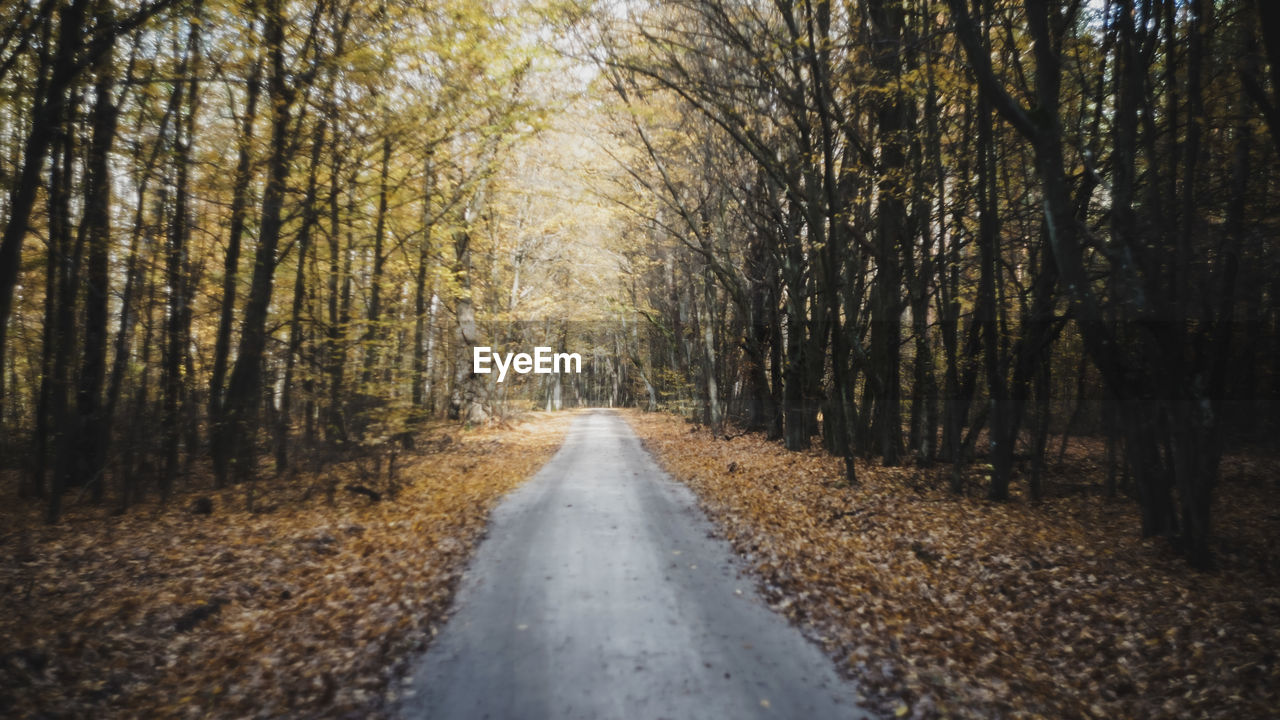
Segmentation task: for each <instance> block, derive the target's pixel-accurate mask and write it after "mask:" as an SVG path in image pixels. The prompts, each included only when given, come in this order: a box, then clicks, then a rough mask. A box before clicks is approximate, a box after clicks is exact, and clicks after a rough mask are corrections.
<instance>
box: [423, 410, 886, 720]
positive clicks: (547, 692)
mask: <svg viewBox="0 0 1280 720" xmlns="http://www.w3.org/2000/svg"><path fill="white" fill-rule="evenodd" d="M711 531H712V527H711V525H710V523H708V521H707V520H706V518H705V517H704V516H703V514H702V512H701V511H700V510H699V509H698V507H697V504H696V503H695V501H694V498H693V495H692V493H691V492H690V491H689V490H688V489H687V488H686V487H684V486H683V485H680V484H678V483H676V482H674V481H672V480H671V479H670V478H669V477H668V476H667V475H666V474H665V473H663V472H662V470H660V469H659V468H658V467H657V465H656V464H655V463H654V461H653V458H652V457H650V455H649V454H648V452H646V451H645V450H644V448H643V447H641V445H640V442H639V440H638V439H637V438H636V436H635V434H634V433H632V431H631V429H630V427H629V426H628V425H627V424H626V422H624V421H623V420H622V419H621V418H619V417H618V416H617V415H615V414H613V413H611V412H607V411H596V412H592V413H589V414H584V415H582V416H581V417H579V418H577V419H576V420H575V421H574V423H573V426H572V427H571V429H570V431H569V434H568V437H567V438H566V440H565V443H564V446H563V447H561V448H560V451H559V452H558V453H557V454H556V456H555V457H554V458H552V460H551V461H550V462H549V463H547V465H546V466H545V467H544V468H542V470H541V471H539V472H538V474H537V475H536V476H534V477H533V478H532V479H531V480H530V481H529V482H527V483H526V484H525V485H523V486H522V487H520V488H519V489H518V490H516V491H515V492H513V493H511V494H510V495H509V496H507V497H506V498H505V499H504V500H503V501H502V502H501V503H500V504H499V506H498V507H497V508H496V509H495V510H494V512H493V515H492V516H491V518H490V524H489V530H488V534H487V536H486V539H485V540H484V541H483V542H482V543H481V544H480V547H479V549H478V550H477V552H476V556H475V558H473V560H472V562H471V565H470V566H469V568H468V570H467V573H466V575H465V576H464V577H463V580H462V584H461V587H460V589H459V591H458V595H457V597H456V599H455V606H454V607H455V611H454V614H453V615H452V617H450V619H449V621H448V623H447V624H446V625H445V627H444V628H443V630H442V631H441V632H440V635H439V637H437V638H436V639H435V641H434V642H433V643H432V645H431V647H430V648H429V649H428V651H427V653H426V655H425V656H424V657H423V658H422V659H421V660H420V661H419V662H418V664H417V666H416V667H415V668H414V670H413V676H412V681H411V685H410V686H409V688H410V689H411V690H412V691H413V694H412V696H411V697H408V698H407V699H406V700H404V701H403V703H402V705H401V707H400V715H401V716H402V717H405V718H440V719H451V718H458V719H467V720H482V719H484V718H488V719H490V720H508V719H512V720H514V719H520V720H540V719H543V718H546V719H550V718H556V719H561V718H563V719H565V720H569V719H580V720H595V719H600V720H612V719H617V720H632V719H635V720H656V719H657V718H669V719H670V720H691V719H694V718H707V719H709V720H712V719H713V720H728V719H734V720H737V719H743V718H806V719H810V718H812V719H815V720H816V719H820V718H865V717H867V716H866V714H865V712H864V711H863V710H861V709H860V708H858V707H857V705H855V703H854V688H853V686H852V685H851V684H850V683H849V682H847V681H845V680H843V679H841V678H840V677H839V675H838V674H837V673H836V671H835V668H834V667H833V665H832V663H831V661H830V660H829V659H828V658H827V657H826V656H824V655H823V654H822V652H821V651H820V650H819V649H818V648H817V647H816V646H815V645H813V644H812V643H810V642H809V641H807V640H806V639H805V638H804V637H803V636H801V634H800V632H799V631H798V630H797V629H795V628H794V627H792V626H791V625H789V624H788V623H787V621H786V619H785V618H783V617H782V616H780V615H777V614H775V613H773V612H771V611H770V610H769V609H768V607H766V605H765V603H764V602H763V601H762V600H761V599H760V597H759V596H758V595H757V594H756V592H755V588H754V585H753V582H752V581H751V580H750V578H748V577H745V576H743V575H742V574H741V573H742V566H741V563H740V562H739V561H737V560H735V559H734V556H733V554H732V551H731V549H730V548H729V546H728V544H727V543H725V542H724V541H722V540H718V539H715V538H714V537H713V536H712V532H711Z"/></svg>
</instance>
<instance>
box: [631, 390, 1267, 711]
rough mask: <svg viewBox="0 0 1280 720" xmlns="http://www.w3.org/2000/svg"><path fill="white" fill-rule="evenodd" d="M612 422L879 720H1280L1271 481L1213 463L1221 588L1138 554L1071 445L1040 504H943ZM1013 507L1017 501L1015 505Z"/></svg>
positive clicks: (755, 440)
mask: <svg viewBox="0 0 1280 720" xmlns="http://www.w3.org/2000/svg"><path fill="white" fill-rule="evenodd" d="M625 417H626V418H627V420H628V421H629V422H630V423H631V425H632V427H633V428H634V429H635V430H636V433H637V434H638V435H640V437H641V438H642V439H643V440H644V442H645V445H646V447H648V448H649V450H650V451H651V452H653V453H654V454H655V455H656V456H657V458H658V459H659V461H660V462H661V464H662V465H663V467H664V468H665V469H666V470H667V471H668V472H669V473H670V474H671V475H672V476H674V477H675V478H677V479H679V480H681V481H683V482H685V483H686V484H688V485H689V486H690V487H691V488H692V489H693V490H694V492H695V493H696V494H697V495H698V497H699V500H700V503H701V504H702V506H703V508H704V510H705V511H706V512H707V514H708V515H709V516H710V517H711V519H712V521H713V522H714V524H715V525H716V527H717V528H718V531H719V532H720V533H722V534H723V535H724V537H725V538H726V539H728V540H729V541H730V542H731V543H732V544H733V546H734V547H735V549H736V550H737V551H738V552H739V553H740V554H742V555H743V556H744V557H745V559H746V561H747V563H748V564H749V566H751V567H752V568H753V570H754V572H755V573H756V575H757V581H758V583H759V585H760V589H761V591H762V593H763V594H764V596H765V597H766V599H767V600H768V601H769V602H770V603H771V605H772V607H773V608H774V609H775V610H777V611H779V612H782V613H785V614H786V615H787V616H789V617H790V618H791V619H792V620H794V621H795V622H797V623H798V624H800V625H801V626H802V627H803V628H804V629H805V631H806V632H807V634H809V635H810V637H812V638H813V639H815V640H817V641H818V642H819V643H821V644H822V645H823V646H824V647H825V648H826V650H827V651H828V653H829V654H831V655H832V656H833V657H834V658H835V660H836V662H837V663H838V664H839V665H840V667H841V669H842V671H843V672H845V673H847V674H848V675H850V676H852V677H854V678H856V679H857V680H858V681H859V682H860V683H861V684H862V686H863V687H864V688H866V690H867V691H868V694H869V695H870V698H869V701H870V703H871V706H872V707H879V708H880V709H881V710H882V711H884V712H886V713H888V714H890V715H893V716H896V717H918V718H930V717H938V716H946V717H975V718H976V717H984V718H985V717H1049V718H1063V717H1096V718H1117V717H1141V718H1188V717H1220V718H1263V717H1274V715H1275V711H1276V708H1277V707H1280V659H1278V658H1277V652H1280V650H1278V648H1280V566H1277V564H1276V563H1277V560H1278V559H1280V554H1278V552H1277V551H1278V550H1280V482H1278V481H1277V478H1280V461H1277V460H1275V459H1274V458H1270V459H1268V458H1256V457H1254V458H1242V457H1228V458H1226V459H1225V460H1224V463H1223V472H1222V482H1221V484H1220V485H1219V489H1218V491H1217V497H1216V501H1215V507H1214V512H1215V515H1214V518H1215V519H1214V528H1215V529H1214V534H1215V538H1216V540H1215V543H1216V546H1215V551H1216V553H1217V560H1218V565H1219V568H1218V570H1217V571H1216V572H1214V573H1212V574H1205V573H1198V572H1194V571H1192V570H1190V569H1188V567H1187V566H1186V564H1185V562H1184V561H1183V560H1182V559H1181V558H1179V557H1178V556H1176V555H1175V554H1174V553H1173V552H1172V551H1171V549H1170V547H1169V543H1168V541H1166V540H1161V539H1150V540H1142V539H1140V537H1139V532H1138V527H1139V525H1138V517H1137V508H1136V506H1135V504H1134V503H1133V502H1131V501H1128V500H1125V499H1107V498H1105V497H1103V493H1102V492H1101V489H1100V488H1101V482H1102V477H1103V474H1104V471H1103V467H1102V463H1101V462H1100V458H1099V456H1100V451H1101V448H1100V445H1099V444H1097V443H1091V442H1088V441H1082V442H1073V443H1072V444H1071V446H1070V448H1069V450H1068V452H1067V455H1066V458H1065V461H1064V462H1062V463H1058V464H1054V465H1053V466H1052V467H1051V468H1050V474H1049V477H1048V478H1047V484H1046V489H1047V493H1046V495H1047V499H1045V500H1044V501H1042V502H1041V503H1039V504H1032V503H1030V502H1028V501H1026V500H1025V499H1024V498H1023V497H1022V496H1021V495H1020V494H1015V497H1014V499H1013V500H1012V501H1011V502H1008V503H1003V504H997V503H991V502H988V501H986V500H984V499H981V497H980V492H981V490H982V487H981V486H982V482H981V478H980V477H975V478H974V479H973V482H971V483H970V485H971V486H972V491H971V493H970V494H968V495H964V496H956V495H953V494H951V493H950V492H948V490H947V481H946V479H945V478H946V474H944V473H949V471H950V467H949V466H945V465H941V466H938V467H935V468H932V469H927V470H926V469H921V468H917V467H898V468H885V467H880V466H878V465H872V464H859V466H858V473H859V480H860V483H859V485H858V486H857V487H855V488H850V487H849V486H848V485H846V484H845V483H844V481H843V477H844V472H843V466H842V462H843V461H842V460H839V459H837V458H833V457H831V456H830V455H828V454H827V453H825V452H823V451H820V450H811V451H805V452H796V453H793V452H787V451H786V450H785V449H783V448H782V447H781V446H780V445H779V444H777V443H773V442H768V441H766V440H765V439H764V438H763V436H761V435H756V434H752V435H745V436H740V437H734V438H733V439H731V440H725V439H722V438H716V437H713V436H712V435H711V434H710V432H709V431H708V430H706V429H703V428H700V427H696V426H694V425H691V424H688V423H686V422H685V421H684V420H682V419H680V418H677V417H673V416H670V415H661V414H644V413H640V412H638V411H629V412H626V413H625ZM1019 490H1020V489H1019Z"/></svg>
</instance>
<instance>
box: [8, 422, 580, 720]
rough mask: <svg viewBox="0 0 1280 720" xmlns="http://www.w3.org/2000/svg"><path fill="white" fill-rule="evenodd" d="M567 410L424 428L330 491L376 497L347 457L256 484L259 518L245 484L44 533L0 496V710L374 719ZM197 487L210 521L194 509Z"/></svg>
mask: <svg viewBox="0 0 1280 720" xmlns="http://www.w3.org/2000/svg"><path fill="white" fill-rule="evenodd" d="M572 419H573V414H572V413H558V414H553V415H549V414H541V413H535V414H533V415H530V416H527V417H526V418H524V421H523V422H516V423H510V424H506V425H502V426H498V427H493V428H488V429H483V430H475V431H462V430H459V429H458V428H456V427H453V428H450V429H448V430H447V431H440V432H438V433H434V434H432V435H429V436H427V437H424V438H422V440H424V441H426V442H425V444H424V443H422V442H420V443H419V447H420V448H421V449H420V450H419V451H418V452H416V453H408V454H404V455H401V457H400V458H399V469H398V470H397V477H398V478H399V489H398V491H397V492H395V493H394V496H390V495H386V494H385V492H383V493H382V494H384V497H382V498H381V499H380V500H378V501H374V500H372V499H370V498H369V497H368V496H366V495H361V494H357V493H354V492H347V491H346V490H345V489H344V488H345V485H346V484H359V485H363V486H366V487H368V488H369V489H377V490H380V491H386V490H387V489H388V488H387V486H386V485H385V483H383V484H378V483H377V482H376V481H374V480H371V479H370V477H369V475H368V472H369V468H368V467H367V466H366V467H363V468H358V467H356V466H355V465H354V464H352V463H348V464H346V465H342V466H337V467H333V468H329V469H327V470H326V471H325V472H323V473H321V474H320V475H317V476H314V477H308V476H304V475H300V476H298V477H296V478H293V479H291V480H289V481H287V482H285V481H279V482H273V481H270V480H267V479H262V480H259V481H258V482H256V483H253V485H254V486H255V495H256V497H255V499H254V507H255V508H257V509H258V512H256V513H251V512H248V511H246V510H244V509H243V508H244V507H245V506H246V503H245V492H246V489H247V488H246V487H245V486H241V487H237V488H231V489H228V490H225V491H206V492H201V493H194V492H193V493H188V494H184V495H181V496H177V497H175V498H173V499H172V500H171V501H170V502H169V503H167V504H164V505H161V504H159V503H156V502H148V503H145V504H142V505H140V506H137V507H135V508H133V509H131V510H130V511H129V512H128V513H127V514H124V515H122V516H118V517H116V516H111V514H110V512H109V510H107V509H104V508H102V507H92V506H89V505H88V504H87V503H86V504H76V505H73V506H72V507H71V508H70V509H69V511H68V512H67V513H66V516H65V520H64V521H63V522H62V523H61V524H59V525H57V526H48V525H45V524H43V523H42V522H41V508H39V507H36V506H34V505H28V504H24V503H9V504H8V505H6V506H5V507H2V508H0V717H28V716H37V717H92V718H105V717H210V716H217V717H228V716H230V717H280V716H284V715H289V716H317V715H324V716H328V717H379V716H385V715H387V714H389V713H390V712H391V711H392V709H393V708H394V704H395V702H396V701H397V698H398V692H399V683H400V680H401V678H402V676H403V674H404V672H405V670H406V668H407V667H408V662H409V661H410V660H411V659H412V658H414V657H416V654H417V653H418V651H420V650H421V649H422V648H423V647H424V646H425V645H426V643H427V642H428V641H429V639H430V638H431V637H433V636H434V635H435V634H436V632H437V630H438V628H439V627H440V625H441V624H442V623H443V621H444V617H445V614H446V612H447V610H448V608H449V604H450V601H451V599H452V596H453V592H454V590H455V587H456V585H457V580H458V578H459V576H460V574H461V572H462V570H463V568H464V566H465V564H466V562H467V559H468V558H469V557H470V555H471V551H472V549H473V546H474V545H475V543H476V542H477V540H478V539H479V538H480V536H481V535H482V534H483V533H484V530H485V527H486V521H487V517H488V513H489V510H490V509H491V508H492V507H493V505H494V504H495V502H496V500H497V499H498V498H499V497H501V496H502V495H504V494H505V493H506V492H507V491H509V490H511V489H512V488H514V487H515V486H516V485H518V484H520V483H521V482H522V481H524V480H525V479H526V478H528V477H529V476H531V475H532V474H533V473H534V472H535V471H537V469H538V468H540V467H541V466H542V465H543V464H544V463H545V462H546V461H547V460H548V459H550V457H551V456H552V455H553V454H554V453H555V451H556V449H557V448H558V447H559V446H560V444H561V441H562V439H563V437H564V433H565V432H566V430H567V429H568V426H569V424H570V422H571V420H572ZM443 432H447V433H448V436H447V437H448V439H447V440H446V439H445V438H446V436H445V435H443V434H442V433H443ZM333 487H336V489H337V491H336V493H334V494H333V497H332V500H331V499H330V497H329V492H328V489H329V488H333ZM198 496H199V497H206V498H209V499H210V500H212V510H213V511H212V513H211V514H208V515H204V514H197V513H193V512H192V507H193V503H194V501H195V500H196V498H197V497H198ZM69 497H70V496H69Z"/></svg>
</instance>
